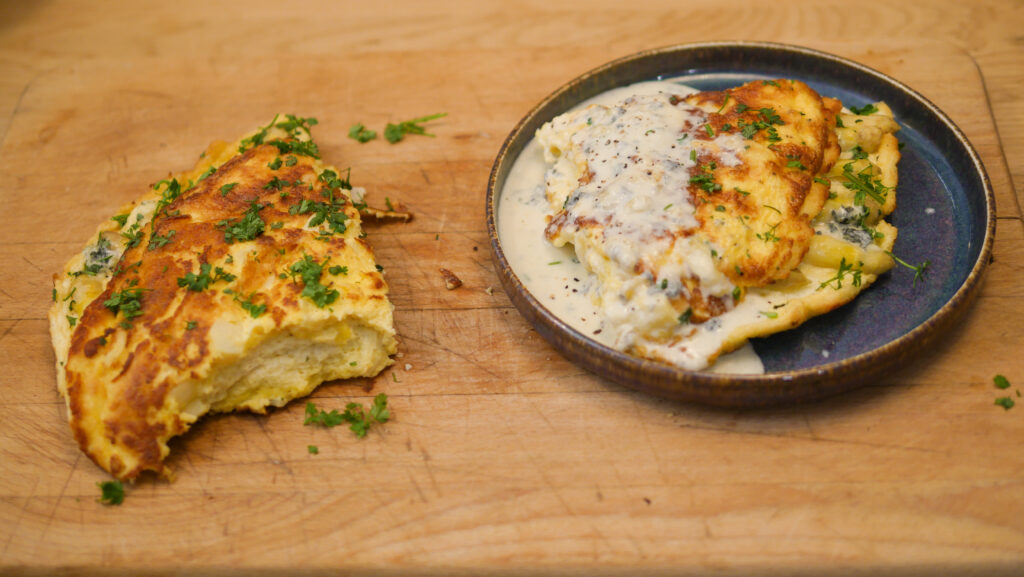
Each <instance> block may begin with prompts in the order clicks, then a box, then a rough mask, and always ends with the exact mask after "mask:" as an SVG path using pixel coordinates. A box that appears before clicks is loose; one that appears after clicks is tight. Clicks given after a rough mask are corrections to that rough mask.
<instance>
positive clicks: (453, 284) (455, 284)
mask: <svg viewBox="0 0 1024 577" xmlns="http://www.w3.org/2000/svg"><path fill="white" fill-rule="evenodd" d="M440 271H441V276H442V277H443V278H444V288H446V289H448V290H455V289H457V288H459V287H460V286H462V280H461V279H460V278H459V277H457V276H455V273H453V272H452V271H450V270H448V269H446V268H442V269H440Z"/></svg>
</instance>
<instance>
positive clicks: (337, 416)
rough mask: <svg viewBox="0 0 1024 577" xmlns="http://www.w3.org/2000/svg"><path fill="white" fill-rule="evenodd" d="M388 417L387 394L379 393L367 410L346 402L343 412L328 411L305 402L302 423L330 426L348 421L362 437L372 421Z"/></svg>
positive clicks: (382, 420) (383, 420)
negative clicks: (304, 415) (304, 414)
mask: <svg viewBox="0 0 1024 577" xmlns="http://www.w3.org/2000/svg"><path fill="white" fill-rule="evenodd" d="M390 418H391V413H390V412H389V410H388V396H387V395H386V394H384V393H380V394H379V395H377V396H376V397H374V399H373V403H372V405H371V406H370V409H369V411H366V410H365V409H364V408H363V406H362V405H360V404H359V403H348V404H347V405H345V412H344V413H339V412H338V411H337V410H336V409H335V410H331V411H330V412H328V411H324V410H321V409H318V408H317V406H316V405H314V404H313V403H312V402H307V403H306V418H305V420H304V421H303V424H304V425H315V426H320V427H326V428H330V427H336V426H338V425H340V424H342V423H348V424H349V429H350V430H351V431H352V432H353V433H355V434H356V436H357V437H360V438H362V437H365V436H366V432H367V431H368V430H369V429H370V427H371V426H372V425H373V424H374V423H386V422H387V421H388V420H389V419H390Z"/></svg>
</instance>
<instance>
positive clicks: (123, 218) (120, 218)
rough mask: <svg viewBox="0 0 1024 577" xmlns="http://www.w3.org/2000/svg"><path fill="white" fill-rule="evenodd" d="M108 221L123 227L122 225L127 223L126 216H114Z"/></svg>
mask: <svg viewBox="0 0 1024 577" xmlns="http://www.w3.org/2000/svg"><path fill="white" fill-rule="evenodd" d="M110 220H112V221H114V222H116V223H117V224H118V226H124V223H126V222H128V214H127V213H125V214H115V215H114V216H112V217H110Z"/></svg>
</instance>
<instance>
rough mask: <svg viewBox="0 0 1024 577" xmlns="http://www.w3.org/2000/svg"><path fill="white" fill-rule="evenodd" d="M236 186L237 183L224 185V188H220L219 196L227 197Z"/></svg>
mask: <svg viewBox="0 0 1024 577" xmlns="http://www.w3.org/2000/svg"><path fill="white" fill-rule="evenodd" d="M236 186H238V183H237V182H229V183H227V184H225V185H224V186H221V187H220V195H221V196H227V195H228V193H229V192H231V191H232V190H233V189H234V188H235V187H236Z"/></svg>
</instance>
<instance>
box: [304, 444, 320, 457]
mask: <svg viewBox="0 0 1024 577" xmlns="http://www.w3.org/2000/svg"><path fill="white" fill-rule="evenodd" d="M306 450H307V451H309V454H310V455H319V454H320V447H317V446H316V445H306Z"/></svg>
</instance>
